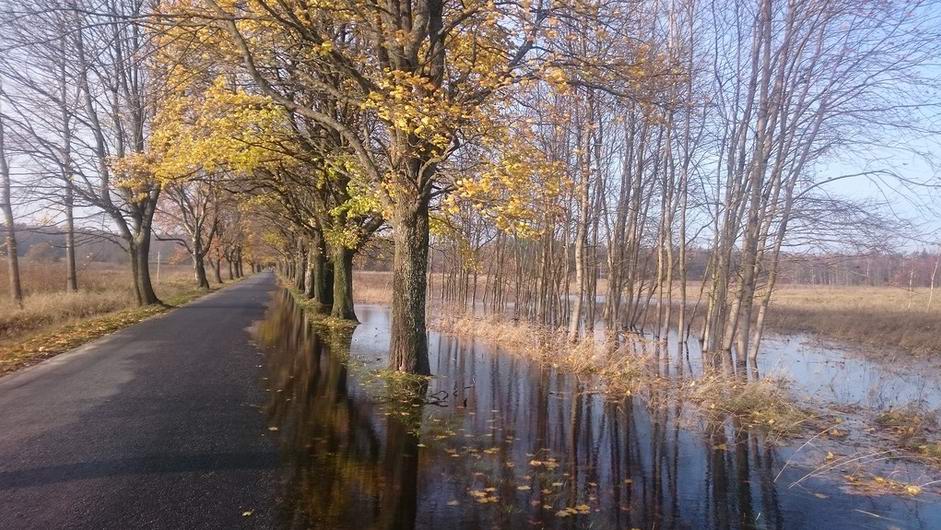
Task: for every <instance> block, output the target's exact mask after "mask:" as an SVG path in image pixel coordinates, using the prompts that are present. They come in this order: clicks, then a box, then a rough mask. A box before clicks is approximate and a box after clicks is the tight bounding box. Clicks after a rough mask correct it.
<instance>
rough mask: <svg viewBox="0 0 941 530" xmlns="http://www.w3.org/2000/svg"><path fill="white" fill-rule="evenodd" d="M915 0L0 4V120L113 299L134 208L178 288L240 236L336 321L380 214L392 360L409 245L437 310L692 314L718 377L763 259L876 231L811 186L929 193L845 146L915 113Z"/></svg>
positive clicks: (910, 122) (902, 125)
mask: <svg viewBox="0 0 941 530" xmlns="http://www.w3.org/2000/svg"><path fill="white" fill-rule="evenodd" d="M937 7H938V6H937V5H936V3H935V2H932V1H906V2H895V1H884V0H878V1H877V0H871V1H870V0H863V1H861V2H860V1H852V2H851V1H832V0H827V1H824V0H788V1H777V0H753V1H750V2H740V1H734V0H728V1H725V0H719V1H709V2H705V1H699V0H667V1H657V2H650V1H645V0H606V1H599V0H557V1H552V0H518V1H517V0H511V1H506V2H490V1H483V0H481V1H470V2H452V1H449V0H384V1H376V0H331V1H318V0H314V1H310V0H307V1H293V0H285V1H281V0H279V1H273V0H248V1H245V2H231V1H224V0H172V1H166V2H143V1H142V0H108V1H104V0H70V1H68V2H63V1H60V0H28V1H26V2H20V3H17V4H16V5H11V4H7V5H6V7H5V10H4V20H3V23H4V27H9V28H11V31H9V32H6V31H5V35H4V37H3V44H2V48H0V49H2V56H0V60H2V61H3V67H4V68H3V69H4V72H5V73H4V74H3V75H4V79H3V81H4V87H5V89H4V90H5V91H4V93H3V103H4V105H5V107H4V108H5V110H4V120H5V121H4V123H14V125H13V127H14V128H15V129H16V131H17V132H16V135H17V137H18V138H20V139H21V140H20V146H21V148H20V149H21V153H25V156H26V157H27V158H29V159H30V160H31V163H33V164H34V165H37V166H41V167H46V168H54V169H55V171H48V174H49V175H55V176H56V178H58V179H59V183H60V188H61V189H62V190H64V191H63V192H62V194H61V195H59V196H60V197H62V200H61V201H60V204H61V205H62V206H63V207H64V208H65V211H66V217H69V216H71V215H73V214H72V213H71V211H72V208H73V206H74V202H75V201H76V200H78V201H80V202H81V204H82V205H83V206H88V207H94V208H95V209H96V211H98V212H103V213H104V214H106V215H108V216H109V217H110V219H111V224H112V225H113V226H114V227H115V228H116V230H117V233H118V234H119V235H120V237H121V238H122V240H123V241H124V242H125V244H126V247H127V249H128V251H129V253H130V254H131V256H132V258H133V259H132V264H133V269H134V278H135V286H136V289H137V292H138V299H139V300H140V301H141V303H150V302H153V301H155V300H156V296H155V295H154V293H153V289H152V287H151V286H150V280H149V272H148V270H147V254H148V247H149V242H150V237H151V233H152V232H153V228H154V227H153V224H154V219H155V214H156V212H157V211H158V210H161V211H162V213H161V214H156V219H157V220H158V222H161V221H162V222H165V223H167V224H168V225H169V226H170V227H171V228H170V229H162V230H158V231H157V233H158V234H159V235H160V236H161V237H167V238H172V239H177V240H179V241H180V242H181V244H184V245H185V246H186V248H187V250H188V251H189V252H190V254H191V255H192V257H193V261H194V267H195V269H196V271H197V273H196V275H197V278H198V279H199V282H200V284H204V283H206V282H205V279H206V278H205V277H206V274H205V262H206V259H207V256H212V255H213V254H212V253H213V250H212V249H213V248H217V246H218V245H215V242H216V241H218V240H221V239H224V238H223V236H224V234H226V233H231V232H233V231H234V232H236V233H247V234H248V235H246V236H245V237H244V240H246V241H249V240H250V241H251V244H250V245H248V244H247V246H248V247H251V248H253V249H254V252H255V253H256V254H257V256H262V255H263V254H265V253H267V254H265V255H267V259H278V260H279V261H281V262H282V264H283V265H284V267H285V268H286V270H287V271H288V273H289V276H290V277H291V278H293V281H295V282H296V287H298V288H299V289H301V290H302V291H304V292H305V293H306V294H307V296H309V297H310V298H311V299H313V300H315V301H317V302H318V303H319V305H320V307H322V308H323V310H325V311H326V310H327V309H328V308H329V311H330V312H331V314H332V315H333V316H335V317H337V318H344V319H351V320H355V318H356V316H355V313H354V310H353V303H352V300H353V298H352V289H353V284H352V281H353V280H352V277H353V276H352V266H353V257H354V256H355V254H356V253H357V252H359V251H360V250H361V249H363V248H364V246H365V245H366V244H367V242H368V241H369V240H370V238H371V237H373V236H374V234H376V233H377V232H378V231H382V230H384V229H385V228H386V227H388V228H390V229H391V238H392V241H393V248H394V252H393V258H392V289H393V298H392V326H391V345H390V348H391V351H390V363H391V367H392V368H394V369H397V370H403V371H409V372H419V373H427V372H428V371H429V363H428V352H427V338H426V326H425V306H426V293H427V289H428V278H429V277H430V276H431V274H430V273H431V272H432V271H430V270H429V269H428V263H429V249H430V247H431V244H432V242H434V246H435V248H436V249H438V250H439V251H440V258H439V259H438V262H439V263H442V264H444V268H443V270H441V271H439V272H442V273H443V274H442V276H441V277H442V279H443V280H442V289H441V291H440V293H441V296H442V298H446V299H451V300H452V301H453V300H457V301H460V302H463V303H477V302H478V301H479V302H482V303H484V304H485V305H487V306H489V307H490V308H491V309H493V310H499V311H507V310H512V311H513V312H514V313H515V314H516V315H517V316H520V317H524V318H527V319H530V320H533V321H537V322H539V323H542V324H545V325H550V326H557V327H559V328H561V329H565V330H566V332H567V334H568V335H569V337H570V338H571V339H572V340H576V339H578V338H579V337H580V336H581V335H582V334H584V333H586V332H590V331H591V330H592V328H593V326H594V325H595V323H596V322H598V321H603V322H605V325H606V326H608V327H609V328H610V329H612V330H620V329H624V328H645V329H648V330H650V331H652V332H653V333H654V334H656V335H657V336H658V337H659V338H660V339H661V340H662V341H666V338H667V336H668V334H669V333H670V332H671V330H678V331H679V333H678V334H677V335H678V337H679V341H678V342H679V345H680V347H681V348H682V346H683V342H684V341H686V340H687V337H688V336H689V335H690V334H691V332H690V330H691V329H692V328H693V327H694V326H695V328H696V330H695V331H696V334H697V335H698V336H699V337H700V338H701V340H702V341H703V345H704V349H705V350H706V351H708V352H711V353H714V354H715V360H716V362H719V361H720V360H722V361H727V363H729V364H731V363H732V362H733V360H734V359H733V351H734V352H735V354H736V355H737V357H738V360H739V361H740V362H741V361H743V360H744V359H745V358H746V357H748V356H755V355H757V352H758V349H759V345H760V341H761V336H762V331H763V322H764V315H765V313H766V311H767V309H768V306H769V303H770V300H771V294H772V292H773V289H774V286H775V284H776V282H777V280H778V274H779V262H780V257H781V255H782V252H784V251H785V250H786V249H787V248H789V247H796V248H800V247H801V246H802V245H810V244H811V242H817V243H819V242H821V241H826V240H828V239H839V240H841V241H844V242H845V241H847V240H848V239H849V238H852V239H855V240H857V241H859V242H860V244H861V245H865V244H866V243H867V242H868V241H885V240H886V239H887V237H886V234H885V231H886V230H887V229H888V228H889V227H891V226H893V223H889V222H887V221H886V220H885V219H884V218H882V216H881V215H880V212H881V211H883V210H882V208H880V205H879V204H864V203H861V202H860V201H859V200H852V199H850V198H848V197H845V196H841V195H839V194H834V193H833V190H834V189H835V188H833V187H832V186H828V184H829V183H831V182H834V181H838V180H844V179H849V178H851V177H855V178H858V179H867V178H868V179H869V180H870V181H878V182H880V183H882V184H884V185H885V184H892V185H895V186H898V187H899V188H906V187H907V188H916V187H917V188H918V190H919V191H924V190H930V189H933V186H932V183H931V182H929V181H927V180H926V179H925V178H924V177H925V176H924V175H907V176H904V178H901V177H900V176H899V175H897V174H896V173H895V171H893V168H891V167H884V166H882V165H880V163H879V161H878V159H877V155H878V154H879V153H875V152H874V151H875V150H874V149H873V148H872V147H873V146H875V145H879V146H880V149H882V150H883V152H888V151H891V150H892V149H905V148H906V147H907V146H915V145H918V146H920V145H923V142H925V141H927V140H926V139H925V135H927V134H928V133H930V132H931V131H932V130H933V129H932V128H931V127H932V118H933V115H932V113H931V109H932V107H931V104H932V100H933V98H934V99H936V96H937V94H936V90H937V89H936V87H937V85H936V84H933V82H934V81H935V80H934V79H932V78H931V75H932V73H933V70H932V69H931V68H930V67H929V65H930V64H931V63H932V62H933V61H936V60H937V55H938V48H939V45H941V38H939V35H938V28H939V27H941V26H939V25H938V13H939V11H938V9H937ZM8 87H13V88H8ZM23 146H30V147H28V148H25V147H23ZM912 150H914V149H912ZM867 154H871V155H872V156H871V157H869V158H867ZM847 159H851V160H853V161H854V163H853V164H852V166H853V167H854V168H861V169H859V170H858V171H857V170H855V169H854V170H853V171H852V172H840V171H832V170H831V171H823V170H824V169H826V168H827V167H832V164H833V163H834V161H838V160H843V161H845V160H847ZM828 164H830V166H828ZM837 166H839V165H838V164H837ZM843 173H847V174H843ZM849 173H853V174H852V175H851V174H849ZM70 197H71V198H70ZM161 198H162V199H161ZM7 202H9V201H7ZM70 222H71V221H70ZM835 234H839V237H835ZM694 251H695V252H705V253H706V254H707V255H708V258H707V265H706V266H705V269H704V271H701V272H700V274H698V275H697V276H692V275H691V274H690V269H689V262H690V258H689V256H690V253H691V252H694ZM216 256H217V257H214V258H211V259H212V260H213V261H214V264H215V268H216V271H218V269H219V261H218V259H219V258H218V254H216ZM240 260H241V258H239V261H240ZM258 261H262V259H261V258H260V257H259V258H258ZM200 270H202V276H200V272H199V271H200ZM480 274H482V275H483V283H484V285H481V286H479V285H478V276H479V275H480ZM217 275H218V272H217ZM471 278H473V283H472V287H470V286H469V285H470V279H471ZM478 289H479V291H478ZM602 298H603V302H599V300H601V299H602Z"/></svg>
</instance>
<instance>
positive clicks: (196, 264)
mask: <svg viewBox="0 0 941 530" xmlns="http://www.w3.org/2000/svg"><path fill="white" fill-rule="evenodd" d="M193 269H194V271H195V273H196V288H197V289H209V278H207V277H206V263H205V259H204V258H203V256H202V255H201V254H200V253H199V252H196V253H194V254H193Z"/></svg>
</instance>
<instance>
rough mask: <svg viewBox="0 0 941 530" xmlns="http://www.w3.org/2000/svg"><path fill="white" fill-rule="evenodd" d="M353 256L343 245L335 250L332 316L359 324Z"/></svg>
mask: <svg viewBox="0 0 941 530" xmlns="http://www.w3.org/2000/svg"><path fill="white" fill-rule="evenodd" d="M353 254H354V251H353V250H352V249H348V248H346V247H344V246H342V245H337V247H336V248H335V249H334V250H333V307H332V308H331V311H330V316H332V317H334V318H342V319H344V320H352V321H354V322H358V320H357V319H356V312H355V311H354V310H353ZM422 275H424V272H423V273H422Z"/></svg>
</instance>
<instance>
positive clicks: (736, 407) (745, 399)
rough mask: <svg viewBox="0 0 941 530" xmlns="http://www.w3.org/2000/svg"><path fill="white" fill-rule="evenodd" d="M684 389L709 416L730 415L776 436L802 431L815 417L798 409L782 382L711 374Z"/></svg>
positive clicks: (808, 411)
mask: <svg viewBox="0 0 941 530" xmlns="http://www.w3.org/2000/svg"><path fill="white" fill-rule="evenodd" d="M685 389H686V390H687V392H686V395H687V397H688V398H689V399H690V400H692V401H693V402H695V403H697V404H698V405H699V406H700V407H701V408H702V409H703V410H705V411H707V412H708V413H710V414H721V415H730V416H733V417H735V418H737V419H739V420H740V421H742V422H743V423H744V424H745V425H746V426H748V427H752V428H756V427H757V428H762V429H764V430H766V431H768V432H773V433H775V434H778V435H790V434H796V433H800V432H802V431H804V430H805V427H806V426H807V425H806V424H807V422H808V420H810V419H811V418H813V417H814V416H815V414H814V413H813V412H812V411H810V410H807V409H804V408H802V407H800V406H798V405H797V403H796V402H795V401H794V399H793V397H792V396H791V394H790V392H788V390H787V381H785V380H784V379H781V378H774V377H765V378H762V379H758V380H742V379H739V378H736V377H730V376H726V375H720V374H712V375H707V376H705V377H702V378H700V379H694V380H690V381H689V383H688V384H687V385H686V386H685Z"/></svg>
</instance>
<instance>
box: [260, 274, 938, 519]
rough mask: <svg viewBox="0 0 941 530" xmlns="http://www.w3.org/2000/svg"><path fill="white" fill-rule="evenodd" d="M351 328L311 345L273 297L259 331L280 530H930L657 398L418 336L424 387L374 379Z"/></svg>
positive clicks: (476, 346)
mask: <svg viewBox="0 0 941 530" xmlns="http://www.w3.org/2000/svg"><path fill="white" fill-rule="evenodd" d="M357 314H358V316H359V318H360V319H361V320H362V324H360V325H359V326H358V327H357V328H356V329H355V332H352V333H343V332H337V331H330V332H326V331H324V332H318V331H317V330H316V329H315V327H314V326H313V325H312V324H311V323H310V322H309V321H308V319H307V318H306V316H305V315H304V312H303V311H302V310H301V309H300V308H298V307H297V306H295V305H294V304H293V302H292V300H291V298H290V296H289V295H287V294H286V293H285V292H280V293H278V294H277V295H276V296H275V299H274V301H273V303H272V306H271V308H270V310H269V313H268V315H267V317H266V320H265V321H263V322H262V323H260V324H259V326H258V332H257V333H258V339H259V344H260V345H261V346H262V347H263V348H264V351H265V356H266V357H265V358H266V365H267V369H266V373H267V375H266V376H265V380H264V381H263V383H264V384H265V385H266V390H268V392H270V400H269V403H268V404H267V405H266V408H265V411H266V414H267V415H268V420H269V425H270V428H271V429H272V431H275V432H274V433H273V434H275V436H276V437H277V438H278V440H279V442H280V444H281V447H282V450H283V458H284V466H285V470H286V474H287V477H288V479H287V480H286V481H285V484H284V488H285V489H284V492H283V498H284V499H285V506H286V508H285V512H284V514H283V518H284V519H283V524H284V526H286V527H293V528H331V529H333V528H336V529H356V530H360V529H367V528H388V529H411V528H444V529H447V530H455V529H464V528H467V529H478V528H484V529H486V528H513V529H524V528H567V529H576V528H598V529H607V528H611V529H615V528H624V529H630V528H886V529H888V528H925V529H930V528H941V502H939V498H938V497H937V496H936V495H934V494H932V493H924V494H922V495H919V496H916V497H908V496H895V495H862V494H858V493H854V492H852V490H849V489H848V488H846V487H845V486H844V484H843V481H841V480H839V477H838V476H837V477H829V476H828V477H817V476H810V477H807V475H808V473H809V472H810V471H811V466H813V465H819V464H820V463H822V462H823V456H822V455H815V454H814V451H817V452H819V451H820V448H818V447H814V446H813V444H811V446H810V447H801V444H802V443H803V441H797V442H793V443H790V442H789V443H787V444H781V443H780V442H775V441H774V440H769V439H767V438H765V437H764V436H763V435H761V434H760V433H756V432H750V431H749V430H747V429H744V428H742V427H741V426H740V425H737V424H736V422H735V421H734V420H732V419H723V418H718V419H715V420H712V421H706V420H702V419H698V420H693V421H691V418H697V417H698V416H697V415H695V414H694V413H692V411H691V410H689V409H688V407H689V405H686V404H684V403H682V402H679V401H674V402H667V403H666V404H665V405H664V404H661V405H657V406H653V405H650V403H656V402H662V401H663V400H662V399H658V397H659V396H658V395H657V394H656V393H657V391H656V390H649V391H647V392H645V393H641V394H638V395H635V396H628V397H624V398H621V399H617V400H612V399H610V398H606V397H605V396H603V395H601V394H598V393H595V392H593V391H592V388H594V385H592V384H591V383H592V382H591V381H590V380H584V379H579V378H578V377H575V376H573V375H570V374H564V373H559V372H556V371H554V370H552V369H550V368H546V367H542V366H538V365H536V364H534V363H532V362H529V361H527V360H524V359H521V358H519V357H515V356H512V355H507V354H502V353H500V352H499V351H496V350H495V349H493V348H491V347H489V346H488V345H485V344H483V343H479V342H474V341H472V340H459V339H456V338H453V337H447V336H442V335H439V334H436V333H431V334H430V358H431V369H432V372H433V373H434V374H435V375H434V377H433V378H432V379H431V380H430V382H427V384H426V385H421V384H419V383H415V382H413V381H407V380H406V381H401V380H396V379H391V378H388V377H378V376H376V375H375V372H374V370H376V369H379V368H383V367H384V366H385V365H386V359H385V355H386V351H387V348H388V320H389V314H388V311H387V309H386V308H383V307H379V306H359V307H357ZM402 388H407V389H408V390H409V391H405V392H403V391H402ZM798 449H800V453H799V454H800V455H801V456H802V458H792V457H794V455H795V452H797V451H798ZM808 459H809V462H806V463H805V462H803V461H804V460H808ZM815 459H818V461H816V462H814V460H815ZM789 460H794V462H791V463H788V462H789ZM786 464H787V465H786ZM897 469H898V473H899V474H905V473H920V472H922V471H918V470H917V469H916V470H908V469H907V468H897ZM897 479H899V480H903V479H904V480H909V481H917V480H925V477H917V476H916V477H912V476H899V477H897Z"/></svg>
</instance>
